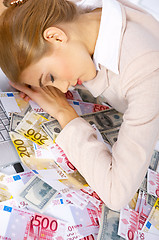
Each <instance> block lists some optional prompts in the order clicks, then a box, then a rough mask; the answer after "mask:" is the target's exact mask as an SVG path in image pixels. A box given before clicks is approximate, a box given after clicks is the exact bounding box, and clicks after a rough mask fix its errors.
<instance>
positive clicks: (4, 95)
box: [0, 92, 29, 117]
mask: <svg viewBox="0 0 159 240" xmlns="http://www.w3.org/2000/svg"><path fill="white" fill-rule="evenodd" d="M0 100H1V102H2V104H3V106H4V108H5V111H6V113H7V115H8V117H11V114H12V113H13V112H17V113H23V114H25V113H26V109H27V107H28V105H29V104H28V102H26V101H24V100H23V99H22V98H21V97H20V96H19V93H18V92H0Z"/></svg>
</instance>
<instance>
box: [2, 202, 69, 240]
mask: <svg viewBox="0 0 159 240" xmlns="http://www.w3.org/2000/svg"><path fill="white" fill-rule="evenodd" d="M0 223H1V228H0V237H1V238H2V239H11V240H17V239H21V240H33V239H41V240H43V239H54V238H55V239H66V230H67V224H66V223H65V222H64V221H61V220H59V219H56V218H53V217H50V216H46V215H43V214H40V213H36V212H32V211H28V210H25V209H19V208H16V207H10V206H8V205H3V206H1V207H0Z"/></svg>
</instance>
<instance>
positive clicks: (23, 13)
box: [0, 0, 78, 82]
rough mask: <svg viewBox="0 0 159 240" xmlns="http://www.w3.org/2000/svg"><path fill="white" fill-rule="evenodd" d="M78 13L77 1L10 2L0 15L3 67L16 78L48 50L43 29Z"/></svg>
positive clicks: (0, 51)
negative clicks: (12, 3)
mask: <svg viewBox="0 0 159 240" xmlns="http://www.w3.org/2000/svg"><path fill="white" fill-rule="evenodd" d="M77 16H78V11H77V8H76V5H75V4H74V3H72V2H70V1H66V0H27V1H25V2H24V3H22V4H19V5H16V4H14V5H13V6H10V7H9V8H7V9H6V10H5V11H4V12H3V13H2V15H1V16H0V67H1V68H2V70H3V72H4V73H5V74H6V76H7V77H8V78H9V79H10V80H11V81H14V82H18V81H20V80H19V78H20V74H21V73H22V71H23V70H24V69H25V68H27V67H28V66H29V65H30V64H31V63H33V62H36V61H37V60H38V59H40V58H41V57H42V56H44V55H45V54H47V52H48V50H49V46H50V45H49V43H48V42H47V41H46V40H45V39H44V38H43V32H44V31H45V30H46V29H47V28H49V27H51V26H55V25H57V24H59V23H61V22H71V21H73V20H74V19H75V18H76V17H77Z"/></svg>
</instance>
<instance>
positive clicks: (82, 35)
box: [60, 9, 101, 56]
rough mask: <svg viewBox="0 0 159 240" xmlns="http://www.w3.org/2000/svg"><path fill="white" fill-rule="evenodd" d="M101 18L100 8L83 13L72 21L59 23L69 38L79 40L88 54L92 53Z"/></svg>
mask: <svg viewBox="0 0 159 240" xmlns="http://www.w3.org/2000/svg"><path fill="white" fill-rule="evenodd" d="M100 20H101V9H95V10H94V11H92V12H89V13H83V14H81V15H79V17H78V18H77V19H76V20H75V21H74V22H72V23H64V24H60V27H61V28H62V30H63V31H65V33H66V34H67V35H68V37H69V39H71V40H78V41H81V42H82V43H83V44H84V45H85V47H86V49H87V51H88V52H89V54H90V55H91V56H92V55H93V53H94V49H95V45H96V41H97V38H98V33H99V27H100Z"/></svg>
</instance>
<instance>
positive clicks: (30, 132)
mask: <svg viewBox="0 0 159 240" xmlns="http://www.w3.org/2000/svg"><path fill="white" fill-rule="evenodd" d="M46 121H48V120H47V119H46V118H44V117H42V116H41V115H39V114H37V113H34V112H33V111H32V112H28V113H27V114H26V115H25V116H24V118H23V119H22V121H21V122H20V123H19V124H18V126H17V127H16V129H15V131H16V132H18V133H20V134H21V135H23V136H24V137H26V138H28V139H29V140H31V141H33V142H35V143H36V144H38V145H40V146H43V147H45V148H46V147H47V146H49V145H50V144H51V143H52V139H51V138H50V137H49V136H48V135H47V134H46V132H44V130H43V129H42V127H41V124H42V123H44V122H46Z"/></svg>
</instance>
